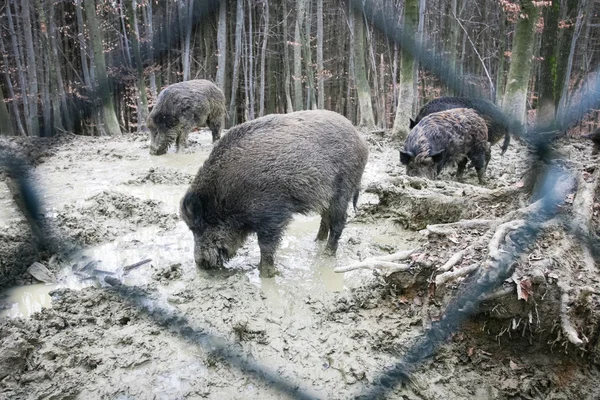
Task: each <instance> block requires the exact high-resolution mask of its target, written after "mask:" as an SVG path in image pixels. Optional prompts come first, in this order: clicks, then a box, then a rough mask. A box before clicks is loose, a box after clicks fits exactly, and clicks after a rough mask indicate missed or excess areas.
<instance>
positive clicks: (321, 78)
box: [317, 0, 325, 109]
mask: <svg viewBox="0 0 600 400" xmlns="http://www.w3.org/2000/svg"><path fill="white" fill-rule="evenodd" d="M323 34H324V33H323V0H317V91H318V98H317V107H318V108H321V109H322V108H325V75H324V68H323Z"/></svg>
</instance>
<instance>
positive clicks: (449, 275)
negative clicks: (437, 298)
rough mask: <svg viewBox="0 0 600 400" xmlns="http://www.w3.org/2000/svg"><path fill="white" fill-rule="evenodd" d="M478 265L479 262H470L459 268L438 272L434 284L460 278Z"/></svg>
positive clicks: (437, 284)
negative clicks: (466, 265)
mask: <svg viewBox="0 0 600 400" xmlns="http://www.w3.org/2000/svg"><path fill="white" fill-rule="evenodd" d="M479 266H480V264H471V265H469V266H468V267H462V268H460V269H457V270H456V271H449V272H444V273H443V274H440V275H438V276H436V277H435V285H436V286H439V285H441V284H443V283H446V282H448V281H453V280H455V279H458V278H461V277H463V276H467V275H469V274H470V273H471V272H473V271H475V270H476V269H478V268H479Z"/></svg>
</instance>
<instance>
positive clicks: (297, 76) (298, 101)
mask: <svg viewBox="0 0 600 400" xmlns="http://www.w3.org/2000/svg"><path fill="white" fill-rule="evenodd" d="M305 1H306V0H296V25H295V28H294V110H296V111H297V110H302V109H303V101H302V99H303V96H302V33H301V30H302V22H303V20H304V6H305Z"/></svg>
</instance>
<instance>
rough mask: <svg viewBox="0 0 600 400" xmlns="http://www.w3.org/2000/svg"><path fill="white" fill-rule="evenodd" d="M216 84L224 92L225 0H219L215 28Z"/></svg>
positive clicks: (225, 64)
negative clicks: (217, 23)
mask: <svg viewBox="0 0 600 400" xmlns="http://www.w3.org/2000/svg"><path fill="white" fill-rule="evenodd" d="M267 7H268V5H267ZM217 49H218V50H217V51H218V53H219V55H218V63H219V64H218V67H217V77H216V82H217V86H218V87H220V88H221V90H222V91H223V93H225V71H226V68H227V0H220V1H219V26H218V28H217Z"/></svg>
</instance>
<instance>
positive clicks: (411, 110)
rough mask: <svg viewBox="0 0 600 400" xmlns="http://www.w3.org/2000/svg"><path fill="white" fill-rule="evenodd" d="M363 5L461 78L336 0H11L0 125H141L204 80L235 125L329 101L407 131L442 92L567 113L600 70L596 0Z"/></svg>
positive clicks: (26, 130)
mask: <svg viewBox="0 0 600 400" xmlns="http://www.w3.org/2000/svg"><path fill="white" fill-rule="evenodd" d="M366 6H367V7H371V9H370V10H371V11H382V12H383V13H384V15H386V16H388V20H391V21H393V22H394V23H396V24H401V25H402V26H403V27H405V28H406V30H407V32H410V33H411V34H412V35H414V38H415V40H417V41H418V42H419V43H422V44H423V46H424V47H425V48H426V49H428V50H430V51H432V52H433V54H434V56H435V57H436V58H437V59H438V61H439V62H440V63H444V64H445V65H447V66H448V67H449V68H450V69H452V70H454V71H456V72H457V73H458V74H459V75H460V76H462V77H463V85H462V87H461V88H460V89H459V90H458V91H457V90H455V91H451V90H449V89H448V88H447V87H445V85H444V84H443V83H441V82H440V81H439V80H438V79H436V77H435V76H433V75H432V74H431V73H430V72H428V71H427V70H426V69H424V68H422V66H421V65H419V63H418V62H417V61H415V60H414V59H413V58H412V57H411V56H410V55H409V54H406V53H403V52H402V50H401V49H400V48H399V47H398V46H397V45H396V44H395V43H394V42H393V41H392V40H391V38H390V37H388V36H386V35H384V34H383V33H381V32H379V31H378V30H376V29H373V28H372V24H371V23H370V20H369V18H368V17H367V13H361V12H359V11H357V8H353V7H351V5H350V4H349V3H348V2H346V1H343V0H282V1H271V2H269V1H267V0H229V1H227V0H210V1H195V0H166V1H163V0H160V1H156V0H155V1H152V0H111V1H105V0H84V1H82V0H19V1H15V0H6V1H5V2H4V5H3V6H2V7H1V8H0V52H1V53H2V60H1V63H2V65H1V68H0V69H1V74H2V78H0V84H1V90H0V96H2V97H1V98H0V100H1V101H0V134H2V135H28V136H53V135H55V134H57V133H59V132H65V131H66V132H72V133H76V134H82V135H120V134H123V133H126V132H136V131H138V132H143V131H144V130H145V125H144V121H145V119H146V117H147V115H148V112H149V109H150V108H151V106H152V104H153V103H154V102H155V100H156V97H157V93H158V92H160V90H161V89H162V88H164V87H165V86H167V85H169V84H172V83H175V82H180V81H184V80H188V79H209V80H211V81H213V82H215V83H216V84H217V85H218V86H219V87H220V88H222V89H223V91H224V93H225V97H226V101H227V107H228V114H229V115H228V121H227V126H232V125H235V124H237V123H241V122H244V121H246V120H250V119H253V118H256V117H259V116H262V115H266V114H270V113H284V112H291V111H297V110H303V109H316V108H325V109H329V110H334V111H336V112H338V113H340V114H343V115H345V116H346V117H348V118H349V119H350V120H351V121H352V122H353V123H354V124H356V125H359V126H363V127H366V128H368V129H391V131H392V133H393V135H397V136H399V137H403V136H405V135H406V134H407V133H408V121H409V118H411V117H413V116H414V115H415V114H416V112H417V111H418V108H419V107H420V106H422V105H423V104H424V103H426V102H427V101H429V100H431V99H433V98H435V97H439V96H441V95H459V96H470V95H473V94H474V93H478V94H480V95H483V96H484V97H487V98H488V99H490V100H492V101H494V102H495V103H496V104H497V105H499V106H500V107H501V108H502V109H503V110H504V111H505V112H506V113H507V114H508V115H509V116H511V117H512V118H513V119H514V120H517V121H519V122H528V121H529V122H531V121H532V120H533V119H536V118H537V119H540V118H542V119H545V120H548V119H550V120H552V119H554V118H555V117H557V118H560V117H561V110H562V109H564V108H565V106H566V105H568V104H570V103H571V102H572V101H573V100H574V99H576V98H577V97H578V96H580V95H581V94H585V93H586V91H587V90H591V89H589V88H587V87H586V85H585V82H586V78H587V77H589V76H590V74H595V73H597V71H596V69H597V66H598V65H599V63H598V60H599V58H600V54H599V50H600V46H599V39H600V30H599V29H598V27H600V18H599V16H598V12H599V11H600V1H598V0H552V1H530V0H520V1H509V0H375V1H369V2H367V3H366ZM199 16H202V18H200V17H199ZM389 18H391V19H389ZM587 94H589V93H587ZM598 95H600V94H598ZM584 113H586V110H583V109H582V110H581V114H582V115H581V116H580V117H583V118H581V121H580V122H579V125H578V128H580V129H582V130H584V131H591V130H593V129H594V128H595V126H597V125H598V122H599V118H600V112H599V110H593V111H592V112H587V113H586V114H585V115H583V114H584Z"/></svg>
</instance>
